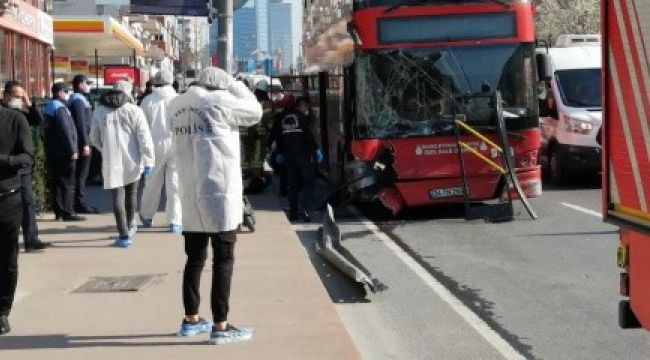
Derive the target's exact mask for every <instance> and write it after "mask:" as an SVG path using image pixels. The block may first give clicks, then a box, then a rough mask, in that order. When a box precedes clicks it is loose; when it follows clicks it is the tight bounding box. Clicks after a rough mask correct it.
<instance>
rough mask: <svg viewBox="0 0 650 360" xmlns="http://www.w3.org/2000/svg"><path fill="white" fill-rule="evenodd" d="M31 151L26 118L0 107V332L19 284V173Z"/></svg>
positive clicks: (29, 159)
mask: <svg viewBox="0 0 650 360" xmlns="http://www.w3.org/2000/svg"><path fill="white" fill-rule="evenodd" d="M33 154H34V146H33V145H32V137H31V134H30V132H29V125H28V124H27V120H25V117H24V116H23V115H21V114H19V113H18V112H16V111H13V110H9V109H5V108H1V107H0V335H4V334H7V333H8V332H10V331H11V328H10V326H9V313H10V312H11V308H12V305H13V302H14V295H15V293H16V285H17V284H18V231H19V230H20V217H21V214H22V201H21V199H20V196H19V193H20V175H19V174H18V172H19V171H20V169H22V168H23V167H25V166H30V165H31V163H32V158H33Z"/></svg>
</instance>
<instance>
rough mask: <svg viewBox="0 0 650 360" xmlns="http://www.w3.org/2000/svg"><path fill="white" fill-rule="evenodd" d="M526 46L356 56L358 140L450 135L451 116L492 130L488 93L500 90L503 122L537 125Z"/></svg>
mask: <svg viewBox="0 0 650 360" xmlns="http://www.w3.org/2000/svg"><path fill="white" fill-rule="evenodd" d="M533 65H534V64H533V45H532V44H506V45H485V46H465V47H436V48H412V49H389V50H377V51H373V52H366V53H362V54H357V57H356V59H355V64H354V70H355V74H356V76H355V78H356V93H357V96H356V98H357V101H356V109H355V110H356V119H357V120H356V124H355V128H356V132H357V136H358V137H359V138H400V137H416V136H432V135H443V134H450V133H453V131H454V123H453V119H454V117H455V114H458V113H462V114H465V115H466V116H467V120H468V121H469V122H470V123H472V124H473V125H475V126H490V125H492V124H493V123H494V113H495V112H494V104H493V103H492V101H491V99H490V96H489V94H490V93H492V92H493V91H494V90H500V91H501V94H502V97H503V100H504V110H505V111H504V117H505V118H506V120H508V122H509V123H516V122H517V121H521V122H525V123H527V124H530V123H531V122H532V123H534V122H536V121H537V108H536V106H537V105H536V103H537V101H536V100H535V99H536V98H535V96H536V94H535V86H534V81H533V79H534V72H533V67H534V66H533Z"/></svg>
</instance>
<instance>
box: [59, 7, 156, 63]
mask: <svg viewBox="0 0 650 360" xmlns="http://www.w3.org/2000/svg"><path fill="white" fill-rule="evenodd" d="M54 43H55V44H56V52H57V53H63V54H67V55H71V56H89V55H92V54H94V53H95V50H97V52H98V53H99V54H100V55H102V56H133V53H134V51H135V53H136V54H138V55H144V54H145V47H144V45H143V44H142V42H140V40H138V39H137V38H136V37H135V36H133V35H132V34H131V33H130V32H129V30H128V29H126V28H125V27H124V26H123V25H122V24H120V23H119V22H118V21H117V20H115V19H114V18H112V17H110V16H57V17H55V18H54Z"/></svg>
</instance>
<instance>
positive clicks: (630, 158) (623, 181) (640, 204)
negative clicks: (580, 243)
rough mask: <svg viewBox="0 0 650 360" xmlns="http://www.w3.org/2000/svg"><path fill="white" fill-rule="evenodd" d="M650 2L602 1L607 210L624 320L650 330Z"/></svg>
mask: <svg viewBox="0 0 650 360" xmlns="http://www.w3.org/2000/svg"><path fill="white" fill-rule="evenodd" d="M648 16H650V3H648V2H647V1H642V0H632V1H624V0H603V2H602V19H603V21H602V26H603V31H602V33H603V42H604V43H603V76H602V79H603V106H604V114H603V120H604V121H603V124H604V127H603V134H602V141H603V160H604V163H603V170H604V172H603V197H604V198H603V204H604V209H603V212H604V214H605V220H607V221H609V222H611V223H613V224H616V225H619V226H620V227H621V231H620V247H619V250H618V265H619V267H620V268H621V269H622V271H621V278H620V293H621V295H622V296H624V297H625V299H624V300H621V302H620V303H619V325H620V326H621V327H622V328H633V327H639V326H643V327H644V328H645V329H646V330H650V282H648V279H650V211H649V206H650V121H649V120H648V115H649V114H650V57H648V55H649V54H650V53H648V49H650V43H648V39H649V36H650V24H649V23H648V21H647V19H648Z"/></svg>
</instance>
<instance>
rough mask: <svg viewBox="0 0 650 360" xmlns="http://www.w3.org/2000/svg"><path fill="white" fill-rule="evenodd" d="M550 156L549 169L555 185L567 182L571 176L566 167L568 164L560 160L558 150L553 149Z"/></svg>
mask: <svg viewBox="0 0 650 360" xmlns="http://www.w3.org/2000/svg"><path fill="white" fill-rule="evenodd" d="M548 157H549V160H548V163H549V164H548V169H549V175H550V178H551V182H553V183H554V184H555V185H564V184H566V182H567V179H568V177H569V176H568V174H567V172H568V171H567V169H566V166H565V165H564V164H563V163H562V161H561V160H560V158H559V156H558V153H557V150H555V149H552V150H551V152H550V154H549V155H548Z"/></svg>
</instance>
